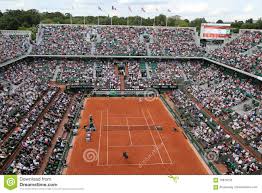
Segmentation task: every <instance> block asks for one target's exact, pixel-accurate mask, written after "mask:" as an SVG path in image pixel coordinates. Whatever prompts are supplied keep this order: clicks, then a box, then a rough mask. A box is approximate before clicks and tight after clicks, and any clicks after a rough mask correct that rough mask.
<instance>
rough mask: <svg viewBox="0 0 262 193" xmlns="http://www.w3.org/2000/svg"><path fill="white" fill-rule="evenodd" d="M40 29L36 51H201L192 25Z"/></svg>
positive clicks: (131, 53)
mask: <svg viewBox="0 0 262 193" xmlns="http://www.w3.org/2000/svg"><path fill="white" fill-rule="evenodd" d="M40 31H42V33H40V34H42V36H41V37H39V39H40V40H39V41H40V43H39V45H35V46H34V51H33V53H34V54H37V55H91V51H92V48H93V50H94V53H92V54H95V55H125V56H146V55H150V54H151V55H155V56H156V55H157V56H167V55H168V56H171V55H172V56H195V55H202V54H203V50H202V49H201V48H200V47H198V46H197V45H196V43H195V38H194V36H195V31H194V30H193V29H191V28H165V27H162V28H160V27H159V28H153V27H129V26H80V25H79V26H78V25H41V28H40ZM148 48H149V51H148ZM148 52H150V53H148Z"/></svg>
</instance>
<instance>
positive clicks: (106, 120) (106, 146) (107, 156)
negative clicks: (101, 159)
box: [106, 108, 108, 165]
mask: <svg viewBox="0 0 262 193" xmlns="http://www.w3.org/2000/svg"><path fill="white" fill-rule="evenodd" d="M106 124H107V125H108V108H107V111H106ZM106 138H107V140H106V141H107V145H106V151H107V152H106V154H107V158H106V164H107V165H108V126H107V131H106Z"/></svg>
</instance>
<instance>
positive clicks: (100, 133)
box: [97, 111, 103, 166]
mask: <svg viewBox="0 0 262 193" xmlns="http://www.w3.org/2000/svg"><path fill="white" fill-rule="evenodd" d="M100 118H101V119H100V127H99V128H100V129H99V143H98V158H97V166H98V165H99V158H100V141H101V135H102V118H103V113H102V111H101V114H100Z"/></svg>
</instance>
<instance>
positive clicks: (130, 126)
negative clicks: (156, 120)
mask: <svg viewBox="0 0 262 193" xmlns="http://www.w3.org/2000/svg"><path fill="white" fill-rule="evenodd" d="M143 119H145V118H143ZM143 126H144V127H148V126H149V127H150V126H154V125H148V124H147V125H104V127H128V128H129V127H143Z"/></svg>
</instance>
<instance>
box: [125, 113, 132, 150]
mask: <svg viewBox="0 0 262 193" xmlns="http://www.w3.org/2000/svg"><path fill="white" fill-rule="evenodd" d="M126 124H127V128H128V135H129V140H130V144H131V145H132V144H133V143H132V138H131V133H130V128H129V125H128V119H127V118H126Z"/></svg>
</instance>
